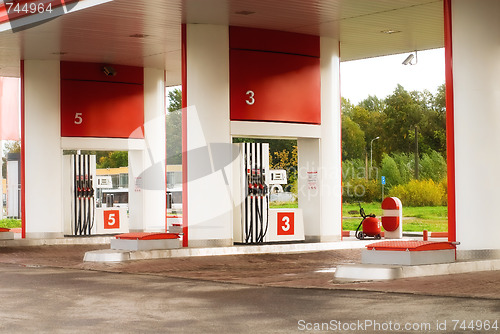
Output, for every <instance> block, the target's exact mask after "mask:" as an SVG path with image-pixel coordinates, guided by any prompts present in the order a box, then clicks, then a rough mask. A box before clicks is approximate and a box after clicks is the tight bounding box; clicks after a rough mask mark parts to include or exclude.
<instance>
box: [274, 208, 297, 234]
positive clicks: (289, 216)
mask: <svg viewBox="0 0 500 334" xmlns="http://www.w3.org/2000/svg"><path fill="white" fill-rule="evenodd" d="M277 216H278V231H277V233H276V234H277V235H294V234H295V216H294V213H293V212H278V215H277Z"/></svg>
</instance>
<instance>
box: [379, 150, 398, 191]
mask: <svg viewBox="0 0 500 334" xmlns="http://www.w3.org/2000/svg"><path fill="white" fill-rule="evenodd" d="M381 174H382V175H383V176H385V179H386V182H387V183H386V185H387V187H388V188H391V187H393V186H396V185H398V184H401V174H400V173H399V168H398V165H397V163H396V161H394V159H393V158H392V157H391V156H389V155H388V154H386V153H384V155H383V157H382V168H381Z"/></svg>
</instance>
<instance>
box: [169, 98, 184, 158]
mask: <svg viewBox="0 0 500 334" xmlns="http://www.w3.org/2000/svg"><path fill="white" fill-rule="evenodd" d="M168 101H169V104H168V108H167V110H168V113H167V115H166V117H165V122H166V124H165V128H166V137H167V164H169V165H180V164H182V110H181V108H182V92H181V90H180V89H178V88H176V89H174V90H172V91H169V92H168Z"/></svg>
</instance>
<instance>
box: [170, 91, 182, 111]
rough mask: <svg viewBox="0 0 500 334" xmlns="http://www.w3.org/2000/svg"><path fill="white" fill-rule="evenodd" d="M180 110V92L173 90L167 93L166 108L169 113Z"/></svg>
mask: <svg viewBox="0 0 500 334" xmlns="http://www.w3.org/2000/svg"><path fill="white" fill-rule="evenodd" d="M181 109H182V91H181V90H180V89H179V88H175V89H173V90H171V91H169V92H168V108H167V110H168V111H169V112H173V111H177V110H181Z"/></svg>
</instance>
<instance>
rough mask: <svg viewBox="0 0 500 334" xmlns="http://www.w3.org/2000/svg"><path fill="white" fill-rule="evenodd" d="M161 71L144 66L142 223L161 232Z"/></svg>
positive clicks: (163, 138)
mask: <svg viewBox="0 0 500 334" xmlns="http://www.w3.org/2000/svg"><path fill="white" fill-rule="evenodd" d="M164 78H165V72H164V71H163V70H161V69H151V68H145V69H144V140H145V143H146V150H145V151H144V153H143V159H144V160H143V161H144V165H143V166H144V174H143V180H142V182H143V183H142V184H143V217H144V218H143V219H144V221H143V226H144V230H145V231H148V232H163V231H165V219H166V192H165V191H166V183H165V182H166V180H165V177H166V174H165V168H166V166H165V161H166V156H165V155H166V135H165V81H164Z"/></svg>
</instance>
